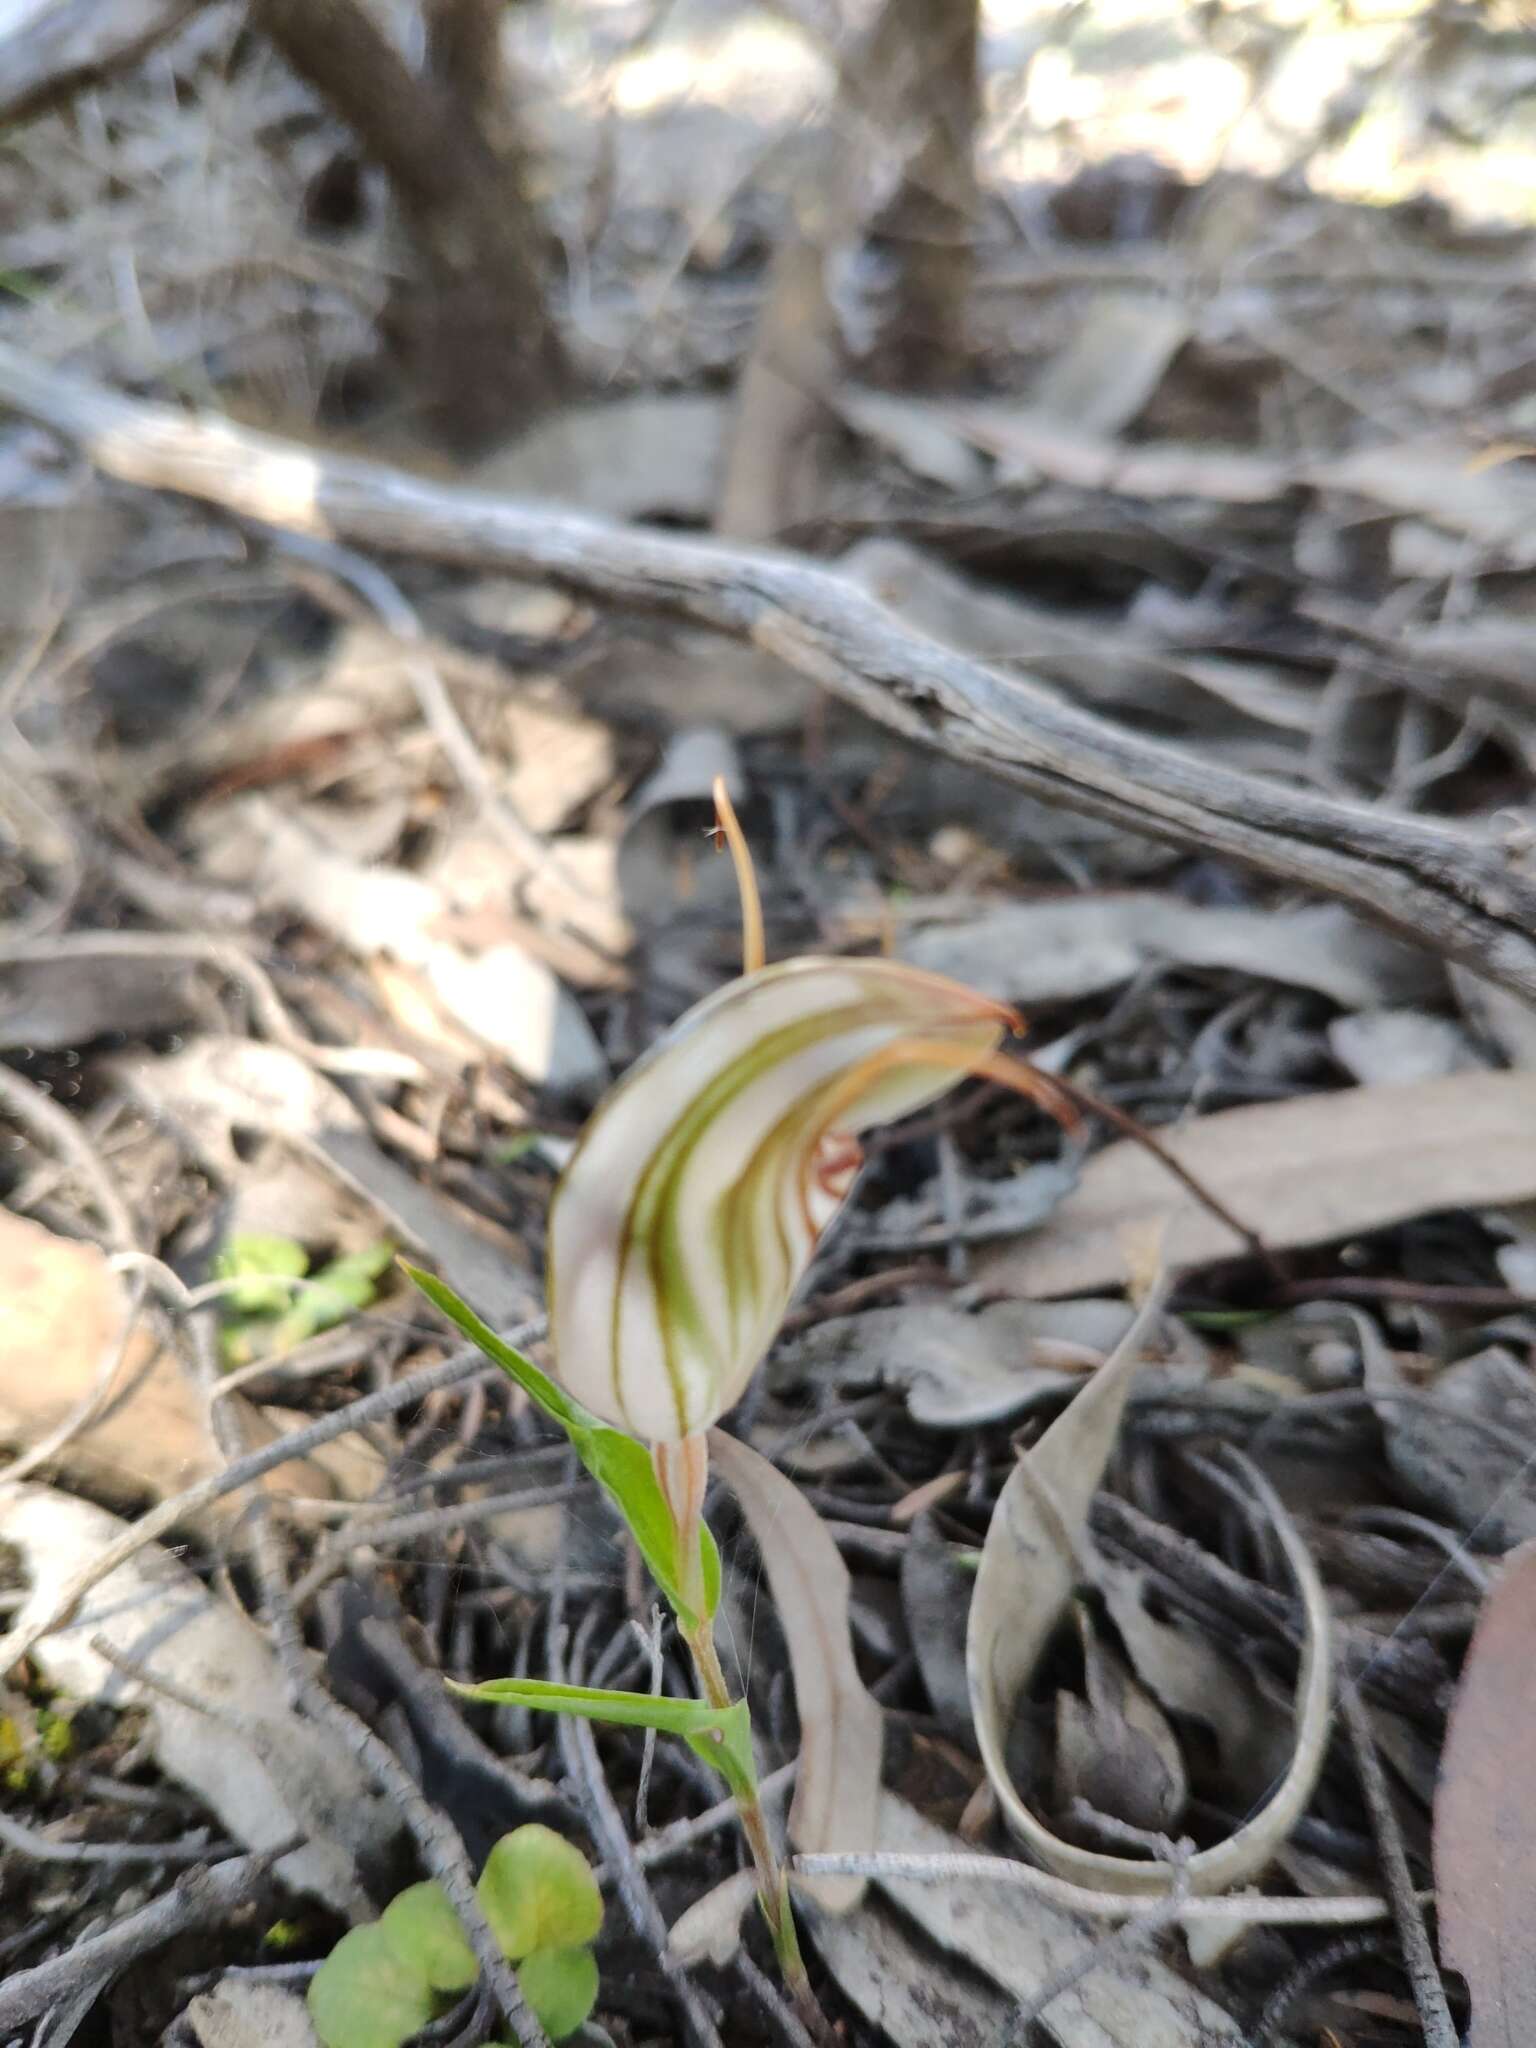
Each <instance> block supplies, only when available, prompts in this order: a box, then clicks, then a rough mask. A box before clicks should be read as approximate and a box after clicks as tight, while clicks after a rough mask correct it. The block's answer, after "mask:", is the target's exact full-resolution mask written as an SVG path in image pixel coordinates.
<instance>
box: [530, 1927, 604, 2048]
mask: <svg viewBox="0 0 1536 2048" xmlns="http://www.w3.org/2000/svg"><path fill="white" fill-rule="evenodd" d="M517 1981H518V1983H519V1984H520V1985H521V1986H522V1988H523V1996H524V1998H526V1999H527V2001H528V2003H529V2004H530V2005H531V2006H532V2007H533V2009H534V2011H535V2012H536V2013H537V2014H538V2016H539V2019H540V2021H541V2022H542V2024H543V2028H544V2031H545V2033H546V2034H548V2035H549V2037H550V2039H551V2040H552V2041H563V2040H564V2039H565V2037H566V2035H567V2034H574V2033H575V2031H576V2029H577V2028H578V2027H579V2026H580V2025H581V2023H582V2021H583V2020H584V2019H585V2018H586V2016H587V2014H588V2013H589V2012H590V2011H591V2010H592V2008H593V2006H594V2005H596V2003H597V1964H596V1962H595V1961H594V1960H593V1956H592V1951H591V1949H589V1948H539V1949H535V1950H534V1952H533V1954H532V1955H531V1956H525V1957H524V1959H523V1960H522V1962H520V1963H519V1964H518V1966H517Z"/></svg>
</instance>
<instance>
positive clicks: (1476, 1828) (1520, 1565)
mask: <svg viewBox="0 0 1536 2048" xmlns="http://www.w3.org/2000/svg"><path fill="white" fill-rule="evenodd" d="M1533 1666H1536V1542H1532V1543H1525V1544H1522V1545H1521V1547H1520V1548H1519V1549H1518V1550H1517V1551H1515V1552H1513V1553H1512V1554H1511V1556H1510V1557H1508V1558H1507V1559H1506V1560H1505V1563H1504V1568H1503V1570H1502V1571H1501V1572H1500V1573H1499V1576H1498V1578H1497V1579H1496V1580H1495V1582H1494V1586H1493V1590H1492V1591H1491V1592H1490V1593H1489V1595H1488V1597H1487V1599H1486V1600H1485V1601H1484V1603H1483V1609H1482V1613H1481V1614H1480V1616H1479V1617H1478V1623H1477V1628H1476V1630H1475V1632H1474V1633H1473V1637H1472V1647H1471V1649H1470V1650H1469V1651H1468V1652H1467V1661H1466V1666H1465V1669H1464V1670H1463V1672H1462V1675H1461V1689H1460V1691H1459V1692H1458V1693H1457V1695H1456V1703H1455V1705H1454V1706H1453V1707H1452V1709H1451V1722H1450V1728H1449V1730H1448V1732H1447V1735H1446V1740H1445V1752H1444V1755H1443V1757H1442V1759H1441V1765H1440V1785H1439V1790H1438V1792H1437V1794H1436V1797H1435V1844H1434V1858H1435V1892H1436V1896H1437V1898H1438V1900H1439V1910H1440V1945H1441V1951H1442V1953H1443V1955H1444V1958H1445V1960H1446V1962H1447V1963H1449V1964H1450V1965H1451V1967H1452V1968H1453V1969H1457V1970H1459V1971H1460V1972H1461V1974H1462V1975H1463V1977H1465V1978H1466V1980H1467V1988H1468V1990H1469V1991H1470V1992H1471V1994H1472V2028H1471V2032H1470V2033H1469V2034H1468V2036H1467V2044H1468V2048H1530V2043H1531V2042H1532V2041H1536V1942H1533V1941H1532V1939H1531V1929H1532V1926H1533V1925H1536V1743H1533V1742H1532V1741H1531V1671H1532V1668H1533Z"/></svg>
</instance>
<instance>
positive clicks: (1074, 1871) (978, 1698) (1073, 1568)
mask: <svg viewBox="0 0 1536 2048" xmlns="http://www.w3.org/2000/svg"><path fill="white" fill-rule="evenodd" d="M1156 1316H1157V1299H1156V1297H1155V1296H1154V1297H1152V1298H1151V1299H1150V1300H1149V1302H1148V1303H1147V1305H1146V1306H1145V1307H1143V1308H1142V1310H1141V1311H1140V1313H1139V1314H1138V1315H1137V1318H1136V1321H1135V1322H1134V1323H1133V1324H1132V1326H1131V1328H1130V1329H1129V1330H1128V1331H1127V1332H1126V1334H1125V1336H1124V1337H1123V1338H1122V1339H1121V1342H1120V1344H1119V1345H1118V1347H1117V1348H1116V1350H1115V1351H1114V1352H1113V1353H1112V1355H1111V1356H1110V1357H1109V1358H1108V1359H1107V1360H1106V1361H1105V1363H1104V1364H1103V1365H1102V1366H1100V1367H1099V1370H1098V1371H1097V1372H1096V1373H1095V1374H1094V1376H1093V1378H1092V1379H1091V1380H1089V1382H1088V1384H1087V1386H1086V1387H1084V1389H1083V1391H1082V1392H1081V1393H1080V1394H1079V1395H1078V1396H1077V1397H1076V1399H1075V1400H1074V1401H1072V1402H1071V1403H1070V1405H1069V1406H1068V1407H1067V1408H1066V1409H1065V1410H1064V1411H1063V1412H1062V1414H1061V1415H1059V1416H1058V1417H1057V1419H1056V1420H1055V1422H1053V1423H1052V1424H1051V1426H1050V1428H1049V1429H1048V1430H1047V1431H1046V1432H1045V1434H1044V1435H1043V1436H1042V1437H1041V1439H1040V1441H1039V1442H1038V1443H1037V1444H1036V1445H1034V1447H1033V1448H1032V1449H1031V1450H1029V1451H1028V1452H1026V1454H1025V1455H1024V1456H1023V1457H1022V1458H1021V1459H1020V1460H1019V1462H1018V1464H1017V1466H1016V1467H1015V1468H1014V1470H1013V1472H1012V1473H1011V1474H1010V1475H1009V1477H1008V1480H1007V1482H1006V1484H1005V1485H1004V1487H1003V1490H1002V1492H1001V1494H999V1496H998V1501H997V1506H996V1507H995V1508H994V1510H993V1513H992V1521H991V1524H990V1526H989V1527H988V1530H987V1536H986V1541H985V1543H984V1545H983V1546H982V1556H981V1567H980V1569H979V1571H978V1572H977V1575H976V1591H975V1595H974V1597H973V1598H972V1601H971V1614H970V1623H969V1626H968V1629H967V1633H966V1654H965V1663H966V1679H967V1683H968V1684H969V1687H970V1694H971V1711H972V1714H973V1716H974V1718H975V1725H976V1741H977V1746H978V1747H979V1749H980V1751H981V1760H982V1763H983V1765H984V1766H985V1769H986V1773H987V1776H988V1778H989V1779H990V1780H991V1784H992V1789H993V1791H994V1793H995V1794H996V1796H997V1800H998V1803H999V1805H1000V1806H1001V1808H1002V1810H1003V1814H1004V1817H1005V1818H1006V1820H1007V1822H1008V1825H1009V1826H1010V1827H1011V1828H1012V1830H1013V1832H1014V1833H1015V1834H1016V1835H1017V1836H1018V1837H1019V1839H1020V1840H1021V1841H1022V1842H1024V1843H1025V1845H1026V1846H1027V1847H1028V1849H1029V1851H1030V1854H1031V1856H1032V1857H1033V1858H1034V1860H1035V1861H1036V1862H1037V1863H1041V1864H1043V1865H1044V1866H1045V1868H1046V1869H1048V1870H1052V1871H1054V1872H1055V1873H1056V1875H1057V1876H1058V1877H1064V1878H1066V1879H1067V1880H1068V1881H1069V1882H1071V1883H1073V1884H1079V1885H1082V1886H1084V1887H1086V1888H1087V1889H1089V1890H1100V1891H1117V1892H1126V1893H1136V1892H1165V1891H1167V1890H1168V1889H1169V1887H1170V1885H1171V1884H1172V1882H1173V1878H1174V1872H1173V1870H1172V1868H1171V1867H1170V1865H1168V1864H1167V1863H1163V1862H1155V1861H1153V1860H1151V1859H1149V1858H1141V1857H1129V1856H1117V1855H1107V1854H1102V1853H1100V1852H1099V1851H1097V1850H1091V1849H1084V1848H1080V1847H1079V1846H1078V1845H1077V1844H1076V1843H1074V1842H1069V1841H1066V1840H1063V1839H1062V1838H1061V1837H1060V1836H1059V1835H1057V1834H1055V1833H1053V1832H1052V1830H1051V1829H1050V1828H1048V1827H1047V1826H1046V1825H1045V1823H1044V1822H1043V1821H1042V1820H1040V1818H1039V1817H1038V1815H1037V1814H1036V1813H1035V1812H1034V1811H1033V1810H1032V1809H1031V1807H1030V1806H1029V1805H1028V1804H1027V1803H1026V1802H1025V1800H1024V1799H1023V1798H1022V1797H1021V1796H1020V1793H1019V1791H1018V1789H1017V1787H1016V1786H1015V1784H1014V1781H1013V1775H1012V1772H1011V1770H1010V1769H1009V1764H1008V1753H1007V1752H1008V1738H1009V1734H1010V1731H1011V1728H1012V1725H1013V1721H1014V1717H1015V1715H1016V1712H1017V1710H1018V1706H1019V1703H1020V1701H1021V1699H1022V1698H1023V1697H1024V1695H1025V1693H1026V1691H1027V1688H1028V1686H1029V1683H1030V1681H1031V1679H1032V1677H1033V1676H1034V1673H1035V1670H1036V1667H1037V1666H1038V1665H1039V1663H1040V1660H1041V1658H1042V1657H1043V1655H1044V1653H1045V1650H1046V1648H1047V1645H1048V1644H1049V1642H1050V1640H1051V1638H1052V1636H1053V1634H1054V1633H1055V1631H1056V1629H1057V1627H1058V1625H1059V1623H1060V1621H1061V1619H1062V1616H1063V1615H1064V1614H1065V1613H1066V1611H1067V1609H1068V1606H1069V1604H1070V1603H1071V1601H1072V1600H1073V1598H1074V1595H1075V1594H1076V1592H1077V1590H1078V1587H1079V1585H1080V1583H1081V1581H1082V1578H1083V1576H1084V1574H1085V1573H1087V1574H1089V1575H1090V1576H1091V1572H1092V1545H1091V1541H1090V1538H1089V1535H1088V1516H1089V1510H1090V1508H1091V1507H1092V1504H1093V1497H1094V1495H1095V1493H1096V1492H1097V1491H1098V1487H1099V1482H1100V1480H1101V1478H1102V1476H1103V1473H1104V1468H1105V1466H1106V1465H1107V1464H1108V1462H1109V1458H1110V1454H1111V1452H1112V1451H1113V1449H1114V1445H1115V1439H1116V1436H1117V1434H1118V1432H1119V1428H1120V1419H1121V1416H1122V1415H1123V1413H1124V1411H1125V1403H1126V1398H1127V1396H1128V1395H1129V1393H1130V1389H1131V1382H1132V1379H1133V1378H1134V1376H1135V1373H1136V1372H1137V1370H1138V1368H1139V1366H1140V1364H1141V1359H1142V1356H1143V1352H1144V1349H1145V1346H1146V1342H1147V1338H1148V1334H1149V1330H1150V1328H1151V1327H1152V1326H1153V1324H1154V1323H1155V1320H1156ZM1274 1527H1275V1533H1276V1535H1277V1536H1278V1538H1279V1540H1280V1545H1281V1548H1282V1549H1283V1550H1284V1552H1285V1557H1286V1562H1287V1564H1288V1565H1289V1567H1290V1571H1291V1575H1292V1578H1293V1579H1294V1581H1295V1584H1296V1588H1297V1591H1298V1592H1299V1593H1300V1595H1301V1597H1302V1600H1303V1602H1304V1604H1305V1607H1306V1612H1307V1637H1306V1645H1305V1648H1304V1651H1303V1654H1302V1658H1301V1670H1300V1673H1299V1675H1298V1677H1297V1682H1296V1702H1295V1721H1296V1733H1295V1745H1294V1750H1293V1753H1292V1756H1291V1759H1290V1764H1289V1767H1288V1769H1287V1771H1286V1775H1285V1777H1284V1778H1283V1779H1282V1781H1281V1782H1280V1784H1279V1785H1278V1786H1277V1787H1276V1788H1275V1791H1274V1793H1273V1794H1272V1796H1271V1797H1270V1798H1268V1799H1267V1800H1266V1801H1265V1802H1264V1804H1263V1805H1262V1806H1261V1807H1260V1808H1259V1809H1258V1811H1257V1812H1256V1813H1255V1814H1254V1815H1253V1816H1252V1818H1250V1819H1248V1820H1246V1821H1244V1822H1243V1824H1242V1826H1240V1827H1239V1828H1238V1829H1236V1831H1235V1832H1234V1833H1232V1834H1230V1835H1228V1836H1226V1837H1225V1838H1224V1839H1223V1840H1221V1841H1219V1842H1216V1843H1214V1844H1213V1845H1212V1846H1211V1847H1209V1848H1206V1849H1201V1850H1200V1851H1199V1852H1198V1853H1197V1854H1195V1855H1193V1856H1191V1857H1190V1858H1189V1860H1188V1862H1187V1864H1185V1865H1184V1869H1185V1871H1186V1872H1187V1875H1188V1879H1189V1884H1190V1887H1191V1889H1192V1890H1193V1891H1196V1892H1215V1891H1224V1890H1227V1889H1228V1888H1229V1887H1231V1886H1233V1885H1240V1884H1246V1883H1247V1882H1248V1881H1249V1880H1250V1879H1251V1878H1254V1877H1256V1876H1257V1875H1258V1874H1259V1872H1260V1871H1262V1870H1263V1869H1264V1868H1265V1866H1266V1865H1267V1864H1268V1863H1269V1862H1270V1861H1271V1859H1272V1858H1273V1856H1274V1853H1275V1851H1276V1849H1277V1848H1278V1847H1279V1845H1280V1844H1281V1843H1282V1842H1283V1841H1284V1840H1285V1838H1286V1837H1287V1835H1288V1834H1289V1833H1290V1831H1291V1829H1292V1828H1293V1827H1294V1826H1295V1824H1296V1822H1297V1820H1298V1819H1299V1818H1300V1816H1301V1815H1302V1814H1303V1813H1304V1812H1305V1811H1306V1807H1307V1803H1308V1801H1309V1800H1310V1799H1311V1797H1312V1791H1313V1788H1314V1786H1315V1785H1316V1782H1317V1774H1318V1772H1319V1770H1320V1769H1321V1768H1322V1762H1323V1758H1324V1755H1325V1754H1326V1752H1327V1747H1328V1708H1329V1699H1330V1668H1331V1659H1330V1649H1329V1614H1328V1604H1327V1597H1326V1595H1325V1594H1324V1592H1323V1588H1322V1583H1321V1581H1320V1580H1319V1578H1318V1575H1317V1568H1316V1566H1315V1565H1314V1564H1313V1562H1312V1559H1311V1557H1310V1555H1309V1554H1308V1552H1307V1549H1306V1546H1305V1545H1304V1544H1303V1543H1302V1542H1301V1540H1300V1538H1299V1537H1298V1536H1297V1534H1296V1533H1295V1530H1294V1528H1293V1527H1292V1526H1291V1524H1290V1522H1289V1520H1288V1519H1279V1518H1278V1517H1277V1519H1276V1520H1275V1523H1274ZM1146 1732H1147V1727H1146V1723H1145V1721H1144V1722H1143V1726H1142V1733H1143V1735H1145V1734H1146ZM1140 1768H1141V1769H1142V1771H1143V1772H1145V1771H1146V1769H1147V1761H1146V1758H1145V1757H1144V1758H1143V1760H1142V1763H1141V1765H1140Z"/></svg>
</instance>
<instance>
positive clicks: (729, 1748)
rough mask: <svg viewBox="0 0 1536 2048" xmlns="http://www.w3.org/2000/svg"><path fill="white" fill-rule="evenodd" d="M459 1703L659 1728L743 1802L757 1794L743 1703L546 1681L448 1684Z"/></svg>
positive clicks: (505, 1679) (499, 1680) (749, 1730)
mask: <svg viewBox="0 0 1536 2048" xmlns="http://www.w3.org/2000/svg"><path fill="white" fill-rule="evenodd" d="M446 1682H447V1684H448V1687H449V1690H450V1691H452V1692H456V1693H457V1694H458V1695H459V1697H460V1698H461V1699H466V1700H480V1701H483V1702H484V1703H485V1704H486V1705H488V1706H497V1707H527V1708H529V1709H530V1710H531V1711H532V1712H534V1713H540V1714H576V1715H579V1716H580V1718H581V1719H582V1720H584V1721H612V1722H614V1723H615V1724H616V1725H617V1726H619V1727H625V1728H659V1729H660V1730H661V1731H662V1733H663V1734H664V1735H680V1736H681V1737H682V1739H683V1741H684V1742H686V1743H687V1745H688V1747H689V1748H690V1749H691V1750H692V1751H693V1752H694V1754H695V1755H696V1756H701V1757H703V1759H704V1761H705V1762H706V1763H707V1764H712V1765H713V1766H714V1768H715V1769H716V1770H717V1771H719V1773H720V1774H721V1776H722V1777H723V1778H724V1779H725V1781H726V1783H727V1784H728V1785H729V1786H730V1788H731V1790H732V1791H733V1792H734V1793H736V1794H738V1795H739V1796H740V1797H743V1798H750V1797H754V1796H755V1795H756V1792H757V1765H756V1763H755V1762H754V1760H753V1756H752V1722H751V1717H750V1715H749V1714H748V1711H747V1703H746V1701H745V1700H737V1701H735V1703H734V1704H733V1705H731V1706H729V1707H710V1706H706V1705H705V1704H704V1702H703V1701H702V1700H676V1699H669V1698H668V1697H667V1696H666V1695H665V1694H657V1693H649V1692H607V1691H605V1690H603V1689H602V1688H600V1687H597V1686H590V1685H551V1684H550V1683H549V1682H548V1680H546V1679H542V1678H490V1679H487V1680H486V1681H485V1683H484V1684H483V1685H459V1684H457V1683H456V1682H455V1681H454V1680H453V1679H451V1678H450V1679H449V1680H447V1681H446Z"/></svg>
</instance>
